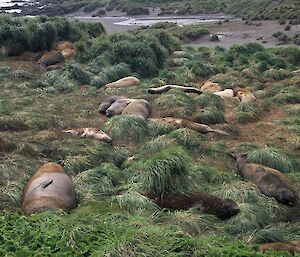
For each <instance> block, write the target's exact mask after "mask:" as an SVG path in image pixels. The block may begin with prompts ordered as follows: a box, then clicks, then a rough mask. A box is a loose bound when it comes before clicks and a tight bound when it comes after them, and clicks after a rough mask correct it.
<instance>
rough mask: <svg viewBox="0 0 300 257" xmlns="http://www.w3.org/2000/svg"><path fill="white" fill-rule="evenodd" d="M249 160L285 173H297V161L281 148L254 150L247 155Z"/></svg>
mask: <svg viewBox="0 0 300 257" xmlns="http://www.w3.org/2000/svg"><path fill="white" fill-rule="evenodd" d="M247 159H248V160H250V161H252V162H255V163H259V164H263V165H265V166H267V167H270V168H274V169H277V170H279V171H281V172H283V173H288V172H293V171H296V168H297V162H296V160H295V159H294V158H293V157H292V156H288V155H286V153H285V152H284V151H283V150H281V149H279V148H273V147H265V148H262V149H256V150H253V151H251V152H250V153H249V154H248V155H247Z"/></svg>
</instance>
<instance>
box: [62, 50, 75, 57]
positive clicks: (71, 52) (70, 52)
mask: <svg viewBox="0 0 300 257" xmlns="http://www.w3.org/2000/svg"><path fill="white" fill-rule="evenodd" d="M61 54H62V55H63V57H64V58H65V59H69V58H71V57H73V56H74V55H75V54H76V51H75V50H74V49H70V48H67V49H64V50H62V51H61Z"/></svg>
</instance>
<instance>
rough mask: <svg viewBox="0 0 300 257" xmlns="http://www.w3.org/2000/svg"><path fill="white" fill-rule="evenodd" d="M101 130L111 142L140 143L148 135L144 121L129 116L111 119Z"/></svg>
mask: <svg viewBox="0 0 300 257" xmlns="http://www.w3.org/2000/svg"><path fill="white" fill-rule="evenodd" d="M103 130H104V131H105V132H106V133H108V134H109V135H110V136H111V138H112V140H113V141H114V140H117V141H118V140H119V141H127V140H134V141H135V142H139V141H142V140H144V139H145V138H146V136H147V134H148V127H147V124H146V122H145V121H143V120H142V119H139V118H136V117H134V116H130V115H119V116H114V117H112V118H111V119H110V120H109V121H108V122H107V123H105V125H104V127H103Z"/></svg>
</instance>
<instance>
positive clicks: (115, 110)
mask: <svg viewBox="0 0 300 257" xmlns="http://www.w3.org/2000/svg"><path fill="white" fill-rule="evenodd" d="M133 101H135V100H134V99H129V98H124V99H119V100H117V101H115V102H114V103H113V104H112V105H111V106H110V107H109V108H108V109H107V110H106V112H105V114H106V116H107V117H112V116H114V115H120V114H121V113H122V112H123V110H124V109H125V108H126V106H127V105H128V104H130V103H132V102H133Z"/></svg>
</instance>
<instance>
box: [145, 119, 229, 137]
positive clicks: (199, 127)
mask: <svg viewBox="0 0 300 257" xmlns="http://www.w3.org/2000/svg"><path fill="white" fill-rule="evenodd" d="M151 120H152V121H164V122H166V123H169V124H171V125H173V126H175V127H178V128H189V129H192V130H195V131H197V132H200V133H202V134H206V133H216V134H220V135H225V136H229V134H228V133H227V132H225V131H223V130H219V129H213V128H212V127H210V126H208V125H205V124H201V123H197V122H193V121H190V120H185V119H181V118H174V117H165V118H160V119H151Z"/></svg>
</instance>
